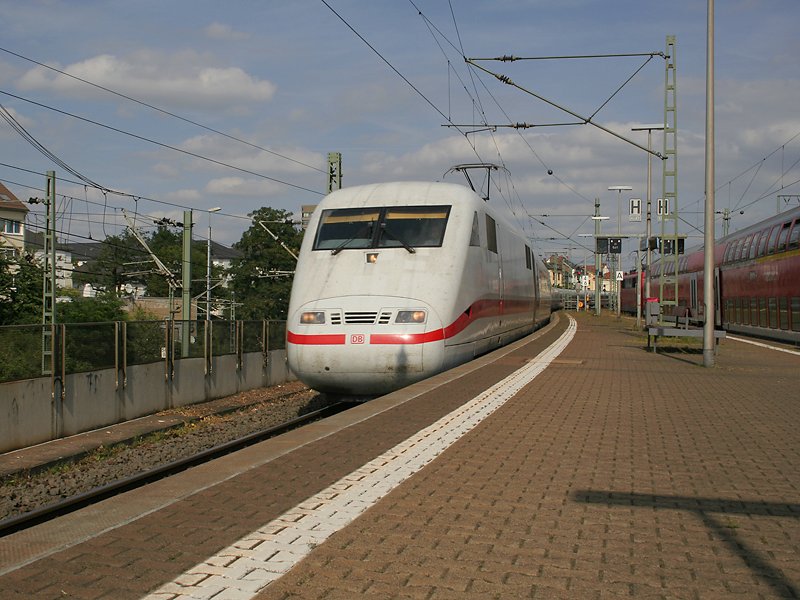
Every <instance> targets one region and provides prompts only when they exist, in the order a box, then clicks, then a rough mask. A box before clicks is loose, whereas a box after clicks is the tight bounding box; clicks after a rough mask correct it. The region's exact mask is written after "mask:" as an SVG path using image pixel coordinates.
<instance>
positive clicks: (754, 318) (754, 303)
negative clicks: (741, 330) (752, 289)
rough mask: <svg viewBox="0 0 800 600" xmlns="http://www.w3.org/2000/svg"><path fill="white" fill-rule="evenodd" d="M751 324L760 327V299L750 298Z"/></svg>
mask: <svg viewBox="0 0 800 600" xmlns="http://www.w3.org/2000/svg"><path fill="white" fill-rule="evenodd" d="M750 324H751V325H752V326H753V327H758V298H750Z"/></svg>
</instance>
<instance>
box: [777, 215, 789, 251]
mask: <svg viewBox="0 0 800 600" xmlns="http://www.w3.org/2000/svg"><path fill="white" fill-rule="evenodd" d="M791 228H792V222H791V221H789V222H788V223H784V224H783V226H782V227H781V232H780V234H778V247H777V248H776V249H775V252H783V251H784V250H786V240H787V239H789V230H790V229H791Z"/></svg>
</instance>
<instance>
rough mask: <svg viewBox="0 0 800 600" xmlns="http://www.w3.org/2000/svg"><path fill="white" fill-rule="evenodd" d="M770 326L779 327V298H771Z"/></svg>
mask: <svg viewBox="0 0 800 600" xmlns="http://www.w3.org/2000/svg"><path fill="white" fill-rule="evenodd" d="M768 306H769V326H770V328H772V329H777V328H778V299H777V298H770V299H769V304H768Z"/></svg>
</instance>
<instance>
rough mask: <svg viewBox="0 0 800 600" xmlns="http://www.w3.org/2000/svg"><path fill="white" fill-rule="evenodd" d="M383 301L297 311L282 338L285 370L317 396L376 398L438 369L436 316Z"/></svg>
mask: <svg viewBox="0 0 800 600" xmlns="http://www.w3.org/2000/svg"><path fill="white" fill-rule="evenodd" d="M382 300H383V302H381V307H380V308H378V309H377V310H364V309H363V307H362V308H361V309H360V310H357V311H356V310H347V309H340V308H338V307H337V308H330V307H321V306H320V305H319V303H312V304H310V305H306V306H304V307H301V308H300V310H298V311H297V313H296V314H295V315H292V318H291V321H290V327H289V330H288V333H287V342H288V343H287V356H288V359H289V367H290V368H291V370H292V371H293V372H294V373H295V375H297V377H298V378H299V379H300V380H301V381H303V382H304V383H306V384H307V385H309V386H310V387H312V388H314V389H317V390H319V391H326V392H336V393H350V394H376V393H385V392H388V391H391V390H394V389H397V388H400V387H402V386H404V385H408V384H409V383H412V382H414V381H418V380H420V379H423V378H424V377H427V376H428V375H429V374H431V372H435V370H438V369H439V368H440V367H441V363H442V351H441V348H440V346H442V345H443V341H442V339H443V330H442V324H441V321H440V319H439V318H438V316H437V315H436V314H435V313H434V312H433V310H432V309H431V308H430V307H429V306H426V305H424V304H423V303H416V304H413V305H410V306H409V305H408V302H409V300H408V299H402V303H400V301H401V299H382ZM387 301H388V302H389V303H388V304H387ZM326 304H330V302H327V303H326ZM403 304H405V306H404V305H403ZM309 313H312V314H309ZM310 321H313V322H310Z"/></svg>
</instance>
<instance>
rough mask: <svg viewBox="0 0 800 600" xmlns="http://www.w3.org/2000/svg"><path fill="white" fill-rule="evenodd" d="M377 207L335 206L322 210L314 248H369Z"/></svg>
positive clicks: (377, 214)
mask: <svg viewBox="0 0 800 600" xmlns="http://www.w3.org/2000/svg"><path fill="white" fill-rule="evenodd" d="M380 214H381V211H380V209H379V208H337V209H333V210H325V211H322V216H321V217H320V220H319V228H318V229H317V238H316V239H315V240H314V250H334V251H335V250H343V249H345V248H371V247H372V240H373V238H374V237H375V230H376V224H377V223H378V219H379V218H380Z"/></svg>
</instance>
